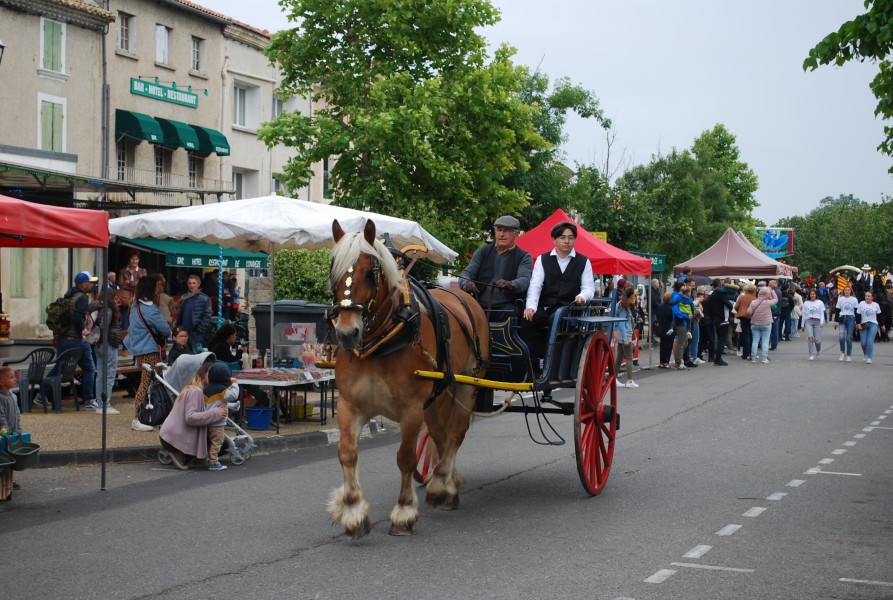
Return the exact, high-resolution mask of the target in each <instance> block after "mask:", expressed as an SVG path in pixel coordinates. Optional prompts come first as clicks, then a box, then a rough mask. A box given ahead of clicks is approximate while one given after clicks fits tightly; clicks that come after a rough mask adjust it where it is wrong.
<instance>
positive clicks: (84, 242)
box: [0, 194, 109, 248]
mask: <svg viewBox="0 0 893 600" xmlns="http://www.w3.org/2000/svg"><path fill="white" fill-rule="evenodd" d="M0 215H2V216H0V246H5V247H20V248H107V247H108V245H109V215H108V213H107V212H105V211H102V210H85V209H81V208H62V207H58V206H47V205H45V204H35V203H34V202H26V201H24V200H19V199H17V198H10V197H9V196H3V195H2V194H0Z"/></svg>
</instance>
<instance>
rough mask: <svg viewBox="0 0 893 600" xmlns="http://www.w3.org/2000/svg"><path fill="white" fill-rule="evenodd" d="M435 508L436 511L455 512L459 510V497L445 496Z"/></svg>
mask: <svg viewBox="0 0 893 600" xmlns="http://www.w3.org/2000/svg"><path fill="white" fill-rule="evenodd" d="M435 508H436V509H437V510H456V509H457V508H459V495H458V494H456V495H455V496H446V497H445V498H444V499H443V500H442V501H441V502H440V504H438V505H437V506H435Z"/></svg>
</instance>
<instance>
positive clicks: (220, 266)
mask: <svg viewBox="0 0 893 600" xmlns="http://www.w3.org/2000/svg"><path fill="white" fill-rule="evenodd" d="M221 202H223V194H217V204H220V203H221ZM221 325H223V246H221V245H220V244H217V329H220V327H221Z"/></svg>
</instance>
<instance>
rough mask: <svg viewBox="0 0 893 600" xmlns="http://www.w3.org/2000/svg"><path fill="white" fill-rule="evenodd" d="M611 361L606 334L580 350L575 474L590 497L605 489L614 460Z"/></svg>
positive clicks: (614, 404)
mask: <svg viewBox="0 0 893 600" xmlns="http://www.w3.org/2000/svg"><path fill="white" fill-rule="evenodd" d="M612 357H613V353H612V352H611V345H610V344H609V343H608V338H607V337H605V334H603V333H596V334H593V335H592V336H591V337H590V338H589V340H587V342H586V346H585V348H584V349H583V354H582V356H581V362H580V370H579V373H578V375H577V397H576V402H575V403H574V445H575V447H576V452H577V472H578V473H579V474H580V482H581V483H582V484H583V488H584V489H585V490H586V491H587V492H588V493H589V494H590V495H592V496H595V495H596V494H598V493H600V492H601V491H602V489H604V487H605V483H607V482H608V474H609V473H610V472H611V463H612V462H613V460H614V438H615V435H616V432H617V425H618V423H619V418H620V417H619V415H618V413H617V374H616V372H615V371H614V361H613V360H612Z"/></svg>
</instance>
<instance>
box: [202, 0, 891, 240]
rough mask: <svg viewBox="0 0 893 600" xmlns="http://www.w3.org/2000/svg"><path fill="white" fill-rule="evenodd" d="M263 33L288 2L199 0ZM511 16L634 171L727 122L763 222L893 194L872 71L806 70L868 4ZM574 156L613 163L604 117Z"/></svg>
mask: <svg viewBox="0 0 893 600" xmlns="http://www.w3.org/2000/svg"><path fill="white" fill-rule="evenodd" d="M198 2H199V4H201V5H203V6H205V7H207V8H210V9H212V10H216V11H218V12H221V13H223V14H225V15H228V16H230V17H233V18H235V19H237V20H239V21H242V22H245V23H248V24H249V25H252V26H254V27H258V28H260V29H268V30H270V31H278V30H280V29H284V28H287V27H289V23H288V21H287V20H286V18H285V16H284V15H283V13H282V12H281V9H280V8H279V5H278V2H276V0H251V1H250V2H249V1H246V0H198ZM492 2H493V4H494V5H495V6H497V7H498V8H499V9H500V10H501V12H502V21H501V22H500V23H498V24H497V25H496V26H495V27H492V28H487V29H486V30H484V31H483V32H482V33H483V35H484V36H485V37H486V38H487V39H488V40H489V41H490V42H491V44H499V43H503V42H505V43H508V44H510V45H512V46H514V47H515V48H517V50H518V53H517V55H516V62H517V63H520V64H524V65H527V66H529V67H531V68H533V69H535V68H537V67H539V69H540V71H542V72H543V73H546V74H547V75H548V76H549V77H550V78H551V79H552V80H553V81H554V80H555V79H557V78H558V77H563V76H566V77H570V78H571V80H572V81H573V82H574V83H576V84H580V85H582V86H583V87H585V88H587V89H589V90H591V91H593V92H595V94H596V95H597V96H598V98H599V99H600V100H601V105H602V108H603V109H604V111H605V114H606V115H607V116H608V117H610V118H611V119H612V120H613V121H614V124H615V127H616V134H617V137H616V140H615V142H614V145H613V148H612V151H611V154H612V156H613V157H616V156H618V155H619V154H620V152H623V151H625V153H626V157H627V160H631V161H632V164H641V163H646V162H648V161H649V160H650V158H651V156H652V155H654V154H656V153H658V152H663V153H666V152H668V151H669V150H671V149H672V148H677V149H680V150H681V149H684V148H690V147H691V145H692V142H693V141H694V139H695V138H696V137H698V136H699V135H700V134H701V133H702V132H704V131H705V130H708V129H712V128H713V126H714V125H715V124H717V123H723V124H724V125H725V126H726V127H727V128H728V129H729V130H730V131H731V132H732V133H733V134H734V135H735V136H736V138H737V140H738V147H739V149H740V151H741V160H743V161H744V162H746V163H748V164H749V165H750V167H751V168H752V169H753V170H754V172H755V173H756V174H757V177H758V178H759V184H760V187H759V189H758V190H757V192H756V197H757V200H758V201H759V203H760V206H759V207H757V209H756V210H755V211H754V215H755V216H756V217H757V218H758V219H761V220H763V221H765V222H766V224H768V225H773V224H775V221H776V220H777V219H779V218H781V217H785V216H790V215H805V214H806V213H808V212H809V211H810V210H812V209H813V208H815V207H816V206H817V205H818V202H819V201H820V200H821V199H822V198H824V197H826V196H832V197H837V196H838V195H840V194H853V195H854V196H856V197H857V198H860V199H862V200H865V201H868V202H877V201H880V200H881V199H882V197H883V195H885V194H890V193H891V178H890V175H888V173H887V168H888V167H889V166H890V165H891V164H893V159H891V158H888V157H885V156H883V155H881V154H879V153H878V152H877V150H876V147H877V145H878V144H879V143H880V142H881V140H882V139H883V124H882V122H881V121H878V120H876V119H875V118H874V108H875V105H876V100H875V98H874V96H872V94H871V91H870V90H869V89H868V83H869V82H870V81H871V79H872V78H873V77H874V74H875V73H876V70H877V69H876V67H875V66H874V65H872V64H869V63H865V64H859V63H852V64H848V65H846V66H844V67H842V68H833V67H822V68H820V69H819V70H818V71H815V72H811V73H805V72H803V70H802V68H801V65H802V63H803V59H804V58H805V57H806V55H807V53H808V51H809V49H810V48H811V47H812V46H814V45H815V44H816V43H817V42H818V41H819V40H821V39H822V38H823V37H824V36H825V35H826V34H828V33H830V32H831V31H836V30H837V29H838V28H839V26H840V25H841V23H843V22H844V21H846V20H849V19H852V18H853V17H854V16H856V15H858V14H861V13H862V12H864V7H863V2H862V0H783V1H779V0H750V1H749V2H723V1H717V0H677V1H658V0H650V1H644V0H624V1H618V0H615V1H611V2H607V1H604V0H552V1H551V2H547V3H543V2H542V1H541V0H536V1H534V0H492ZM567 132H568V134H569V138H568V140H567V142H566V143H565V144H564V146H563V148H564V151H565V159H566V161H567V162H568V164H569V165H571V166H573V165H574V164H575V163H582V164H592V163H595V164H598V165H601V164H602V163H603V162H604V159H605V153H606V148H607V146H606V144H605V141H604V135H603V131H602V130H601V129H600V128H599V127H598V126H597V125H596V124H595V123H594V122H592V121H584V120H581V119H576V118H575V119H572V120H571V121H570V122H569V125H568V128H567Z"/></svg>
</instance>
